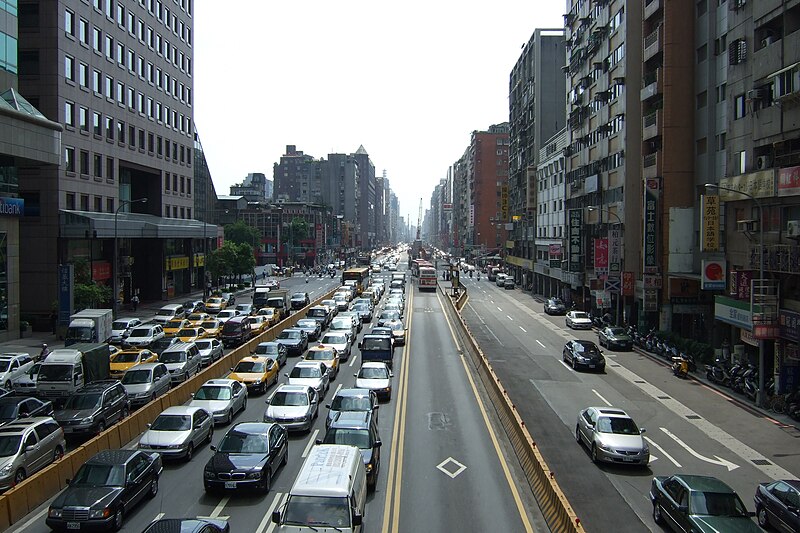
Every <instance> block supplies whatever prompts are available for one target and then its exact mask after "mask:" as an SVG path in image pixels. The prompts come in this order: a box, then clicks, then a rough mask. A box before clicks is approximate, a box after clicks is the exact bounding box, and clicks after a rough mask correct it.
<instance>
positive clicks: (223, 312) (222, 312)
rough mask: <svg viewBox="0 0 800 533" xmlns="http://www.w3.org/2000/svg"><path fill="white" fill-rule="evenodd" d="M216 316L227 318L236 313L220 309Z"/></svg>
mask: <svg viewBox="0 0 800 533" xmlns="http://www.w3.org/2000/svg"><path fill="white" fill-rule="evenodd" d="M217 316H218V317H221V318H227V317H232V316H236V313H234V312H233V311H220V312H219V313H217Z"/></svg>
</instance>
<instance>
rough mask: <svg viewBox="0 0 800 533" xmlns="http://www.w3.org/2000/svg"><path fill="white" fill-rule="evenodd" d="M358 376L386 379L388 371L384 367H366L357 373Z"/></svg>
mask: <svg viewBox="0 0 800 533" xmlns="http://www.w3.org/2000/svg"><path fill="white" fill-rule="evenodd" d="M358 377H360V378H365V379H388V378H389V371H388V370H386V369H385V368H381V367H378V368H375V367H366V368H362V369H361V371H360V372H359V373H358Z"/></svg>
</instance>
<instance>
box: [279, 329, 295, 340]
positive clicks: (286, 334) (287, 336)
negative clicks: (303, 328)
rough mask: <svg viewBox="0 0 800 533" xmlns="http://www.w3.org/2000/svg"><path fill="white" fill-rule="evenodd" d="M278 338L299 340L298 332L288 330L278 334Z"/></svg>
mask: <svg viewBox="0 0 800 533" xmlns="http://www.w3.org/2000/svg"><path fill="white" fill-rule="evenodd" d="M278 338H279V339H299V338H300V332H299V331H289V330H288V329H285V330H283V331H281V332H280V334H279V335H278Z"/></svg>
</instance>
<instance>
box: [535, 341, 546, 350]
mask: <svg viewBox="0 0 800 533" xmlns="http://www.w3.org/2000/svg"><path fill="white" fill-rule="evenodd" d="M536 344H538V345H539V346H541V347H542V348H545V349H547V346H545V345H544V344H542V341H540V340H539V339H536Z"/></svg>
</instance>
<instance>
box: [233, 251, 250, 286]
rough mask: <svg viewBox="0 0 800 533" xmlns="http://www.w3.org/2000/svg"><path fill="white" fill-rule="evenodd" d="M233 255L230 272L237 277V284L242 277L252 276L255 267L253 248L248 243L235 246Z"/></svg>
mask: <svg viewBox="0 0 800 533" xmlns="http://www.w3.org/2000/svg"><path fill="white" fill-rule="evenodd" d="M234 246H235V255H234V259H233V265H232V267H233V268H232V270H233V273H234V274H235V275H238V276H239V283H241V281H242V276H244V275H245V274H252V273H253V271H254V270H255V267H256V259H255V257H254V256H253V247H252V246H250V245H249V244H248V243H246V242H245V243H241V244H236V245H234Z"/></svg>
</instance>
